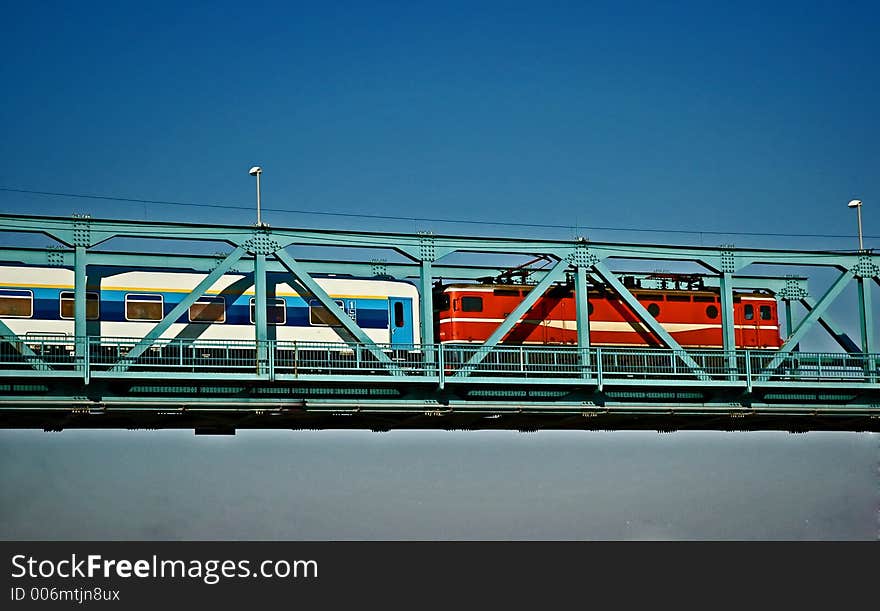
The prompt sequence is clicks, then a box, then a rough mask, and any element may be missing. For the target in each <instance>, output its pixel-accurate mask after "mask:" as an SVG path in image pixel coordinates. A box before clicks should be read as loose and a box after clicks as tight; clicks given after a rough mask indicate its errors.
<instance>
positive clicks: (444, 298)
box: [434, 293, 449, 312]
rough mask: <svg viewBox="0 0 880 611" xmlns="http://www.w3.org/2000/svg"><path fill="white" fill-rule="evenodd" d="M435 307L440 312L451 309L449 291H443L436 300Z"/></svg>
mask: <svg viewBox="0 0 880 611" xmlns="http://www.w3.org/2000/svg"><path fill="white" fill-rule="evenodd" d="M434 307H435V309H436V310H437V311H438V312H445V311H446V310H448V309H449V293H441V294H440V295H438V296H437V299H435V300H434Z"/></svg>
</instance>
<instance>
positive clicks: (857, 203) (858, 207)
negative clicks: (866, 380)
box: [258, 179, 865, 250]
mask: <svg viewBox="0 0 880 611" xmlns="http://www.w3.org/2000/svg"><path fill="white" fill-rule="evenodd" d="M258 180H259V179H258ZM847 206H848V207H850V208H855V209H856V212H857V213H858V217H859V250H864V249H865V247H864V246H863V245H862V200H860V199H854V200H852V201H851V202H850V203H848V204H847Z"/></svg>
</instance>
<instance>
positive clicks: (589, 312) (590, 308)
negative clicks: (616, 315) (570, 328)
mask: <svg viewBox="0 0 880 611" xmlns="http://www.w3.org/2000/svg"><path fill="white" fill-rule="evenodd" d="M592 315H593V304H592V303H591V302H589V301H588V302H587V316H592Z"/></svg>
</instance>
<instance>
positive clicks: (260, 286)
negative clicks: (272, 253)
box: [254, 253, 270, 376]
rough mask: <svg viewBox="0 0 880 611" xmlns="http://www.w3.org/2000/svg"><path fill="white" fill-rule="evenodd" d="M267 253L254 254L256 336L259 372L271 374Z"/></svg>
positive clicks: (260, 373)
mask: <svg viewBox="0 0 880 611" xmlns="http://www.w3.org/2000/svg"><path fill="white" fill-rule="evenodd" d="M267 290H268V287H267V285H266V255H265V254H262V253H257V254H255V255H254V337H255V339H256V340H257V373H258V374H259V375H261V376H262V375H270V368H269V353H268V351H267V350H266V342H267V341H268V339H269V321H268V309H267V308H268V298H267V296H266V292H267Z"/></svg>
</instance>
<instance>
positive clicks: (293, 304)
mask: <svg viewBox="0 0 880 611" xmlns="http://www.w3.org/2000/svg"><path fill="white" fill-rule="evenodd" d="M2 291H3V292H5V293H6V294H8V295H14V296H27V295H30V294H31V293H33V296H34V302H33V303H34V310H33V318H35V319H39V320H61V304H60V298H61V293H62V292H65V293H67V292H72V291H71V290H70V289H60V288H28V287H15V288H9V289H2ZM89 292H92V293H94V292H97V291H93V290H90V291H89ZM126 295H162V298H163V305H162V314H163V316H167V315H168V313H169V312H171V310H172V309H174V306H176V305H177V304H178V303H180V302H181V301H182V300H183V298H184V295H183V294H182V293H150V292H147V291H143V292H134V291H131V292H130V291H102V292H101V302H100V305H99V314H100V320H101V321H104V322H132V321H127V320H126V318H125V296H126ZM250 299H251V296H250V295H243V296H239V297H238V298H236V299H234V300H230V299H229V298H228V297H227V305H226V322H225V324H231V325H249V324H252V323H251V321H250ZM278 299H284V300H285V303H286V310H287V311H286V316H287V321H286V324H285V326H292V327H311V326H313V325H312V324H311V321H310V313H309V306H308V304H307V302H306V300H305V299H303V298H302V297H279V298H278ZM230 301H231V303H230ZM351 302H354V309H355V320H356V322H357V324H358V325H359V326H360V327H361V328H364V329H387V328H388V324H389V322H388V298H379V299H348V300H347V304H346V306H347V307H348V308H350V304H351ZM270 303H271V301H270ZM65 320H66V319H65ZM143 322H153V321H143ZM177 322H178V323H181V324H189V313H184V314H183V315H182V316H181V317H180V318H178V320H177ZM196 324H198V323H196ZM206 324H210V323H206Z"/></svg>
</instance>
